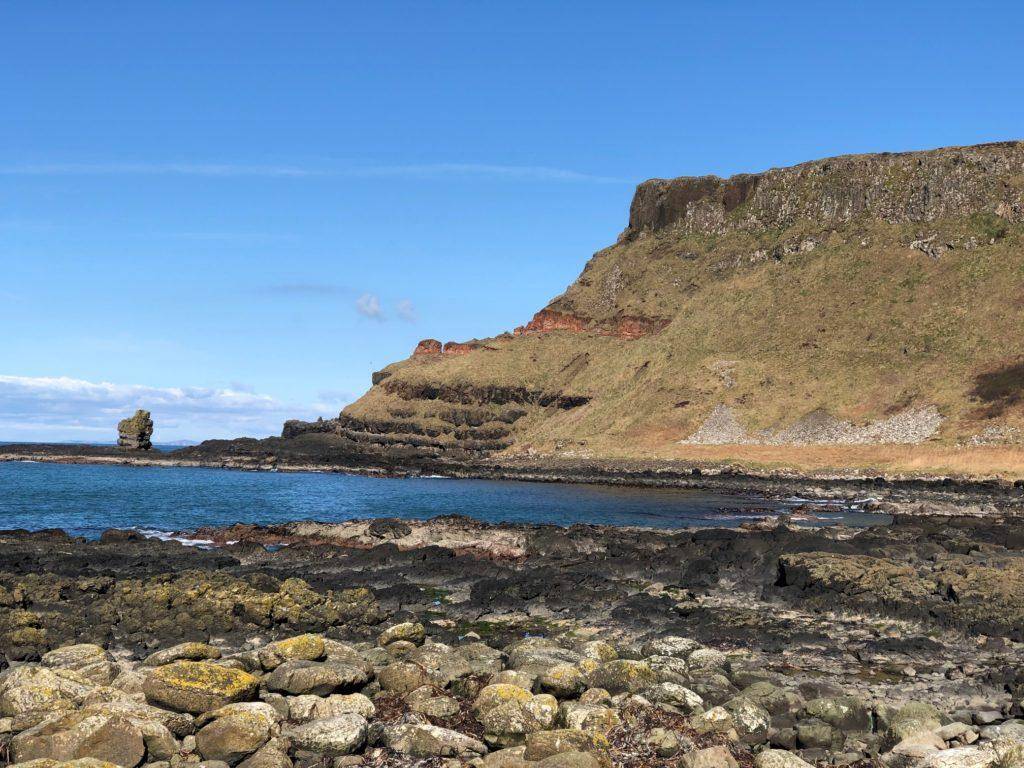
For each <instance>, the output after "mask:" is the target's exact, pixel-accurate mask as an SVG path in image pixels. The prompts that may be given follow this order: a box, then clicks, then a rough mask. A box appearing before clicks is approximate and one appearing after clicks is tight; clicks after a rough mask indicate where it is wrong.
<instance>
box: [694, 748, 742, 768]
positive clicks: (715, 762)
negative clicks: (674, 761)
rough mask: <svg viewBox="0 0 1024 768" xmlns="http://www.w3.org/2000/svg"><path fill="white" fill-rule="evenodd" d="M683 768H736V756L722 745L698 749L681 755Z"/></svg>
mask: <svg viewBox="0 0 1024 768" xmlns="http://www.w3.org/2000/svg"><path fill="white" fill-rule="evenodd" d="M682 764H683V768H738V764H737V762H736V758H735V757H733V756H732V753H731V752H730V751H729V750H728V749H727V748H726V747H722V746H717V747H707V748H705V749H698V750H695V751H693V752H689V753H687V754H685V755H683V761H682Z"/></svg>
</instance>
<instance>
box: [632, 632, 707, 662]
mask: <svg viewBox="0 0 1024 768" xmlns="http://www.w3.org/2000/svg"><path fill="white" fill-rule="evenodd" d="M700 647H701V644H700V643H698V642H697V641H696V640H692V639H690V638H689V637H679V636H677V635H666V636H665V637H657V638H654V639H653V640H648V641H647V642H646V643H644V646H643V654H644V656H672V657H673V658H677V659H685V658H686V657H687V656H689V655H690V654H691V653H692V652H693V651H695V650H697V649H698V648H700Z"/></svg>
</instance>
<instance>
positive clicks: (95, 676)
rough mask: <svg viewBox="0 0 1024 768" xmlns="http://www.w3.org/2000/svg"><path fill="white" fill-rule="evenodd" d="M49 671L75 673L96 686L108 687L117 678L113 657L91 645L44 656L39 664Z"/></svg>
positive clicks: (83, 644) (73, 646)
mask: <svg viewBox="0 0 1024 768" xmlns="http://www.w3.org/2000/svg"><path fill="white" fill-rule="evenodd" d="M40 663H41V664H42V665H43V666H44V667H50V668H51V669H66V670H69V671H71V672H77V673H78V674H79V675H81V676H82V677H84V678H85V679H86V680H89V681H90V682H93V683H96V684H97V685H110V683H111V682H113V680H114V678H116V677H117V673H118V668H117V664H115V663H114V659H113V657H112V656H111V655H110V654H109V653H107V652H106V651H105V650H104V649H103V648H100V647H99V646H98V645H93V644H92V643H82V644H80V645H69V646H66V647H64V648H58V649H57V650H55V651H50V652H49V653H47V654H45V655H44V656H43V658H42V660H41V662H40Z"/></svg>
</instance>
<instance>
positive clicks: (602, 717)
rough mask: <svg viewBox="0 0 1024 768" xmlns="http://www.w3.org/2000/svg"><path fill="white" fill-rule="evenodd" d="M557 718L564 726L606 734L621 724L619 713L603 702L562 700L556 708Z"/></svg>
mask: <svg viewBox="0 0 1024 768" xmlns="http://www.w3.org/2000/svg"><path fill="white" fill-rule="evenodd" d="M558 719H559V722H561V723H562V725H564V726H565V727H566V728H575V729H576V730H578V731H595V732H597V733H603V734H607V733H608V732H609V731H611V730H612V729H614V728H618V727H619V725H621V724H622V719H621V718H620V717H619V713H618V712H617V711H616V710H614V709H612V708H611V707H608V706H605V705H603V704H587V703H585V702H579V701H563V702H562V703H561V705H560V706H559V708H558Z"/></svg>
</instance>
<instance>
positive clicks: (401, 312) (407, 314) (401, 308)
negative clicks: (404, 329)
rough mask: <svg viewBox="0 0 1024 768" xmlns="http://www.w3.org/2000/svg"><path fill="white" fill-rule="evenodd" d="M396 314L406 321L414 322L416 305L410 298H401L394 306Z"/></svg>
mask: <svg viewBox="0 0 1024 768" xmlns="http://www.w3.org/2000/svg"><path fill="white" fill-rule="evenodd" d="M396 310H397V311H398V316H399V317H400V318H402V319H403V320H405V322H407V323H415V322H416V307H415V305H414V304H413V303H412V301H411V300H410V299H402V300H401V301H400V302H398V305H397V306H396Z"/></svg>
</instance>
